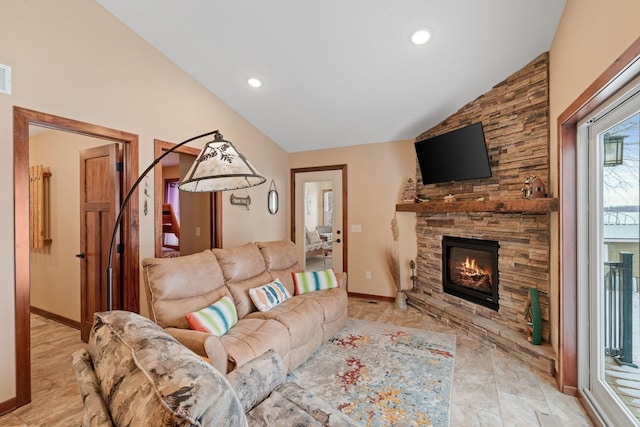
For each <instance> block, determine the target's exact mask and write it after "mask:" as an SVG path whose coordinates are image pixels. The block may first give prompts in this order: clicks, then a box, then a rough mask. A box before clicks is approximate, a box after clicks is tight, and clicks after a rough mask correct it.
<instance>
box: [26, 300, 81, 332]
mask: <svg viewBox="0 0 640 427" xmlns="http://www.w3.org/2000/svg"><path fill="white" fill-rule="evenodd" d="M30 310H31V312H32V313H33V314H37V315H38V316H42V317H46V318H47V319H50V320H54V321H56V322H58V323H62V324H63V325H67V326H69V327H71V328H74V329H77V330H80V322H76V321H75V320H71V319H68V318H66V317H64V316H60V315H59V314H55V313H51V312H50V311H47V310H43V309H41V308H38V307H34V306H31V307H30Z"/></svg>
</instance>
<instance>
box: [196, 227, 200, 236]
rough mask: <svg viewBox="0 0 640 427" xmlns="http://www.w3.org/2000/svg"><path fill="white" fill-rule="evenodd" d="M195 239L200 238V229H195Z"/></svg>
mask: <svg viewBox="0 0 640 427" xmlns="http://www.w3.org/2000/svg"><path fill="white" fill-rule="evenodd" d="M196 237H200V227H196Z"/></svg>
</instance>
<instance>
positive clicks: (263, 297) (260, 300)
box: [249, 279, 291, 311]
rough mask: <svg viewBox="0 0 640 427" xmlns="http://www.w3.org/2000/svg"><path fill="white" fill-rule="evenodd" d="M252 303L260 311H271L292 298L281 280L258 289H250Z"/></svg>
mask: <svg viewBox="0 0 640 427" xmlns="http://www.w3.org/2000/svg"><path fill="white" fill-rule="evenodd" d="M249 296H250V297H251V301H253V303H254V304H255V306H256V307H257V309H258V310H260V311H269V310H271V309H272V308H273V307H275V306H276V305H278V304H280V303H281V302H283V301H285V300H287V299H288V298H291V295H289V292H287V288H285V287H284V285H283V284H282V282H280V280H279V279H276V280H274V281H273V282H271V283H267V284H266V285H263V286H260V287H258V288H251V289H249Z"/></svg>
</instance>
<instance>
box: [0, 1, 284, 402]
mask: <svg viewBox="0 0 640 427" xmlns="http://www.w3.org/2000/svg"><path fill="white" fill-rule="evenodd" d="M0 40H4V42H3V43H2V48H1V49H0V63H2V64H5V65H9V66H11V67H12V73H13V76H12V77H13V93H12V94H11V95H4V94H2V95H0V149H1V150H2V153H3V155H2V156H0V181H1V182H4V183H5V184H6V185H5V188H6V190H7V191H2V192H0V210H1V211H2V218H3V221H0V235H2V236H6V237H9V238H5V239H3V240H2V241H1V242H0V255H1V256H0V403H1V402H6V401H7V400H9V399H11V398H12V397H14V396H15V378H16V377H15V348H14V346H15V344H14V342H15V341H14V340H15V336H14V328H15V322H14V319H15V313H14V246H13V239H12V238H10V236H13V191H12V185H11V183H12V182H13V106H20V107H24V108H29V109H32V110H36V111H42V112H46V113H50V114H55V115H58V116H63V117H68V118H72V119H75V120H80V121H84V122H89V123H95V124H98V125H102V126H107V127H110V128H114V129H120V130H123V131H127V132H131V133H135V134H137V135H139V138H140V146H139V165H140V167H139V168H140V170H143V169H144V167H146V165H148V164H150V163H151V161H152V159H153V139H154V138H158V139H162V140H164V141H176V142H179V141H182V140H184V139H186V138H189V137H191V136H193V135H197V134H200V133H203V132H206V131H209V130H213V129H220V131H221V132H222V133H223V134H224V136H225V138H226V139H228V140H230V141H232V142H234V144H236V145H237V146H238V148H239V149H240V150H242V152H243V153H244V154H245V155H246V156H247V157H248V158H249V159H250V160H251V162H252V163H253V164H254V166H255V167H256V168H257V169H258V170H259V171H260V172H261V173H262V174H263V175H264V176H265V177H266V178H267V179H268V181H267V184H263V185H261V186H259V187H255V188H251V189H249V190H248V192H249V194H250V195H251V198H252V201H253V204H252V207H251V210H250V211H246V210H244V209H239V210H238V209H236V208H238V207H237V206H231V205H230V204H229V202H228V197H229V196H228V194H227V193H225V194H224V196H223V198H224V208H223V220H224V230H223V241H224V245H225V246H234V245H237V244H242V243H245V242H247V241H249V240H271V239H276V238H282V237H285V236H286V230H287V228H286V227H287V215H286V210H285V209H281V210H280V211H279V212H278V214H276V215H269V214H268V212H267V190H268V182H269V180H271V179H272V178H273V179H275V182H276V185H277V187H278V190H279V192H280V202H281V206H286V205H287V204H288V176H289V175H288V155H287V153H285V152H284V151H283V150H282V149H281V148H280V147H279V146H278V145H276V144H275V143H274V142H273V141H271V140H270V139H269V138H267V137H266V136H265V135H263V134H262V133H261V132H259V131H258V130H257V129H255V128H254V127H253V126H252V125H251V124H249V123H248V122H247V121H246V120H244V119H243V118H242V117H241V116H239V115H238V114H237V113H236V112H234V111H233V110H231V109H230V108H229V107H227V106H226V105H225V104H224V103H223V102H221V101H220V100H219V99H218V98H216V97H215V96H213V95H212V94H210V93H209V92H208V91H206V90H205V89H204V88H203V87H202V86H200V85H199V84H197V83H196V82H195V81H193V80H192V79H191V78H190V77H189V76H187V75H186V74H185V73H184V72H182V71H181V70H180V69H178V68H177V67H176V66H175V65H174V64H173V63H171V62H170V61H169V60H168V59H166V58H165V57H163V56H162V55H160V54H159V53H158V52H157V51H156V50H154V49H152V48H151V47H150V46H149V45H148V44H146V43H145V42H144V41H143V40H141V39H140V38H139V37H137V36H136V35H135V34H134V33H133V32H131V31H130V30H129V29H127V28H126V27H125V26H124V24H122V23H121V22H119V21H118V20H116V19H115V18H114V17H113V16H112V15H110V14H109V13H108V12H107V11H105V10H104V9H102V7H100V6H99V5H98V4H96V3H95V2H92V1H84V0H55V1H52V0H30V1H23V0H16V1H11V2H5V3H3V5H2V13H0ZM149 179H150V182H153V177H152V176H150V178H149ZM143 198H144V195H143V194H142V192H140V200H139V202H140V207H142V206H143V201H144V200H143ZM150 206H153V200H150ZM153 254H154V221H153V216H152V215H149V216H144V215H143V214H142V213H141V215H140V257H141V258H144V257H148V256H153ZM74 261H75V260H74ZM74 261H72V262H74ZM141 283H142V281H141ZM140 297H141V299H142V301H141V302H142V304H141V310H142V311H143V313H144V312H145V311H146V304H145V303H144V298H145V296H144V293H143V292H141V295H140Z"/></svg>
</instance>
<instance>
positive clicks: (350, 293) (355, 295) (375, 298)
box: [347, 292, 396, 302]
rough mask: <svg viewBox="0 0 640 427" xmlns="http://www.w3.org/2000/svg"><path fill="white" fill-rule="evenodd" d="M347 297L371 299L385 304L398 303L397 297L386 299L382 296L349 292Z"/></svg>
mask: <svg viewBox="0 0 640 427" xmlns="http://www.w3.org/2000/svg"><path fill="white" fill-rule="evenodd" d="M347 295H349V296H350V297H352V298H361V299H369V300H374V301H385V302H395V301H396V299H395V297H384V296H381V295H369V294H359V293H356V292H347Z"/></svg>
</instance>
